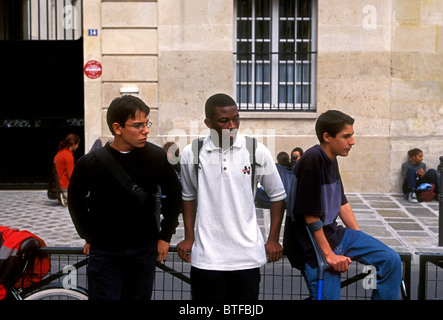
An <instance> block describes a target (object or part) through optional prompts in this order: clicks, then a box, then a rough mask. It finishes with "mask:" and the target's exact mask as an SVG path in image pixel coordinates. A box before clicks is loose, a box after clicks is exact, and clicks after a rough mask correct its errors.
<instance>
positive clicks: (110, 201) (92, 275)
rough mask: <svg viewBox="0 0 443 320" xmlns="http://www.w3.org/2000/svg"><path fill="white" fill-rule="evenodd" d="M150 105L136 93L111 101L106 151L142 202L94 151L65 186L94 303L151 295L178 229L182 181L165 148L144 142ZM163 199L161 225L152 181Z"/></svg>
mask: <svg viewBox="0 0 443 320" xmlns="http://www.w3.org/2000/svg"><path fill="white" fill-rule="evenodd" d="M149 112H150V109H149V107H148V106H147V105H146V104H145V103H144V102H143V101H142V100H141V99H139V98H137V97H134V96H129V95H128V96H122V97H119V98H116V99H114V100H113V101H112V102H111V104H110V106H109V108H108V112H107V123H108V126H109V129H110V131H111V133H112V134H113V136H114V140H113V141H111V142H110V143H107V144H106V145H105V146H104V147H103V148H106V149H107V151H108V152H109V153H110V154H111V155H112V157H114V158H115V160H117V162H118V163H119V164H120V166H121V167H122V168H123V169H124V170H125V171H126V172H127V173H128V174H129V176H130V177H131V178H132V179H133V181H134V183H135V184H136V185H138V186H140V187H141V188H143V189H144V190H145V191H146V193H147V197H146V199H145V200H144V202H141V201H139V199H138V198H137V197H135V196H134V195H133V194H132V193H131V192H129V191H128V190H127V189H125V188H124V187H123V186H122V185H121V184H120V183H119V182H118V180H117V179H116V178H115V177H114V175H113V174H112V173H111V172H110V171H109V170H108V169H107V168H106V167H105V166H104V165H103V163H102V162H101V161H100V159H99V158H98V157H97V155H96V151H98V150H96V151H94V152H91V153H89V154H86V155H85V156H84V157H83V158H81V159H80V160H79V161H78V163H77V164H76V166H75V168H74V172H73V174H72V178H71V182H70V184H69V189H68V190H69V193H68V194H69V201H68V204H69V212H70V214H71V217H72V220H73V222H74V225H75V227H76V229H77V232H78V233H79V235H80V237H82V238H83V239H85V240H86V245H85V247H84V251H85V253H86V254H89V263H88V281H89V298H90V299H91V300H147V299H150V298H151V293H152V287H153V281H154V275H155V266H156V262H157V261H161V260H165V259H166V254H167V252H168V250H169V243H170V241H171V237H172V235H173V233H175V228H176V227H177V226H178V215H179V213H180V208H181V185H180V182H179V180H178V178H177V175H176V173H175V171H174V168H173V167H172V165H171V164H170V163H169V162H168V160H167V156H166V153H165V152H164V151H163V149H162V148H160V147H158V146H156V145H154V144H152V143H150V142H147V137H148V134H149V127H150V126H151V122H150V121H149V119H148V116H149ZM158 185H159V186H160V187H161V192H162V194H163V195H164V196H166V197H165V198H164V199H163V200H162V216H163V220H162V221H161V227H160V230H159V228H158V226H157V220H156V215H155V210H156V206H155V197H154V194H155V193H157V186H158Z"/></svg>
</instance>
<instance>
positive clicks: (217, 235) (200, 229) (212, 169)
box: [181, 135, 286, 270]
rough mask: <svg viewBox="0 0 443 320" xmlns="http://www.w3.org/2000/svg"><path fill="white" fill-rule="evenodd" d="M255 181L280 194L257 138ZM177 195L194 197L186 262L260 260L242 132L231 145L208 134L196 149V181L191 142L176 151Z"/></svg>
mask: <svg viewBox="0 0 443 320" xmlns="http://www.w3.org/2000/svg"><path fill="white" fill-rule="evenodd" d="M256 163H257V164H256V168H255V174H256V178H255V182H256V183H257V182H260V184H261V185H263V187H264V189H265V191H266V192H267V193H268V195H269V198H270V199H271V201H280V200H284V199H285V198H286V193H285V189H284V187H283V184H282V181H281V178H280V175H279V174H278V171H277V168H276V166H275V162H274V160H273V158H272V155H271V153H270V152H269V150H268V149H267V148H266V147H265V146H264V145H263V144H262V143H259V142H257V147H256ZM181 178H182V184H183V200H185V201H191V200H195V199H198V207H197V216H196V221H195V242H194V245H193V247H192V258H191V264H192V266H194V267H197V268H200V269H206V270H244V269H251V268H256V267H260V266H262V265H264V264H265V263H266V252H265V248H264V240H263V237H262V234H261V231H260V228H259V225H258V223H257V219H256V211H255V205H254V195H255V191H256V188H254V192H252V188H251V160H250V157H249V151H248V149H247V147H246V141H245V137H244V136H242V135H237V138H236V140H235V142H234V144H233V146H232V147H231V148H229V149H228V150H222V149H221V148H218V147H216V146H215V145H214V144H213V143H212V141H211V138H210V137H209V136H208V137H206V138H205V140H204V142H203V146H202V148H201V150H200V164H199V173H198V191H197V180H196V173H195V166H194V155H193V152H192V149H191V145H188V146H186V147H185V148H184V150H183V152H182V154H181Z"/></svg>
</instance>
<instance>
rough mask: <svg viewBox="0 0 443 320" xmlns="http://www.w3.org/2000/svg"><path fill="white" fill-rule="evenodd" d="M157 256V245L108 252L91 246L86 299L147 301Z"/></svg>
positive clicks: (149, 296)
mask: <svg viewBox="0 0 443 320" xmlns="http://www.w3.org/2000/svg"><path fill="white" fill-rule="evenodd" d="M157 256H158V254H157V245H151V246H149V247H146V248H141V249H122V250H112V251H111V250H103V249H98V248H93V245H91V251H90V256H89V262H88V291H89V299H90V300H150V299H151V295H152V287H153V284H154V277H155V266H156V261H157Z"/></svg>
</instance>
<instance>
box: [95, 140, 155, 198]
mask: <svg viewBox="0 0 443 320" xmlns="http://www.w3.org/2000/svg"><path fill="white" fill-rule="evenodd" d="M93 152H94V154H95V155H96V156H97V158H98V159H99V160H100V161H101V162H102V163H103V165H104V166H105V168H106V169H108V170H109V172H110V173H112V175H113V176H114V177H115V178H116V179H117V181H118V182H119V183H120V184H121V185H122V186H123V187H124V188H125V189H126V190H128V191H129V192H130V193H131V194H132V195H133V196H135V197H136V198H137V199H138V200H139V201H140V202H141V203H144V202H145V200H146V197H147V196H148V194H147V192H146V191H145V190H144V189H143V188H142V187H140V186H138V185H137V184H136V183H135V182H134V181H133V180H132V178H131V176H130V175H129V174H128V173H127V172H126V171H125V170H124V169H123V168H122V167H121V165H120V164H119V163H118V162H117V160H115V158H114V156H113V155H112V154H111V153H110V152H109V151H108V150H107V149H106V148H105V147H103V148H100V149H97V150H94V151H93Z"/></svg>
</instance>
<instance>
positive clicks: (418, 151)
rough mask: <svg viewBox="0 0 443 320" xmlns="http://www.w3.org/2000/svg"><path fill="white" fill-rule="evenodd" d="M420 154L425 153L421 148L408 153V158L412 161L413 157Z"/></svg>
mask: <svg viewBox="0 0 443 320" xmlns="http://www.w3.org/2000/svg"><path fill="white" fill-rule="evenodd" d="M419 153H423V151H421V150H420V149H419V148H414V149H411V150H409V151H408V156H409V158H411V159H412V157H414V156H416V155H418V154H419Z"/></svg>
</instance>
